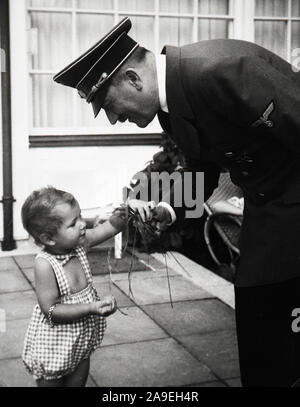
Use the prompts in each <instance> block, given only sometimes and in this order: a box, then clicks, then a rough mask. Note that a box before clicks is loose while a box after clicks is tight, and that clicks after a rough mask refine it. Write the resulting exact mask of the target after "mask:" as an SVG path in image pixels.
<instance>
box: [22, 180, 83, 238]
mask: <svg viewBox="0 0 300 407" xmlns="http://www.w3.org/2000/svg"><path fill="white" fill-rule="evenodd" d="M76 202H77V201H76V199H75V198H74V196H73V195H72V194H70V193H69V192H65V191H61V190H59V189H56V188H54V187H52V186H48V187H45V188H41V189H39V190H36V191H33V192H32V193H31V194H30V195H29V196H28V198H27V199H26V200H25V202H24V204H23V206H22V210H21V216H22V223H23V226H24V228H25V229H26V230H27V232H28V233H29V234H30V235H31V236H32V237H33V238H34V240H35V243H36V244H37V245H39V246H41V245H43V243H42V241H41V240H40V236H41V235H42V234H46V235H48V236H49V237H52V236H54V235H55V234H56V233H57V231H58V229H59V227H60V226H61V224H62V221H63V220H62V218H61V217H60V216H57V215H55V214H53V209H54V207H55V206H56V205H57V204H59V203H68V204H70V205H71V206H74V205H75V204H76Z"/></svg>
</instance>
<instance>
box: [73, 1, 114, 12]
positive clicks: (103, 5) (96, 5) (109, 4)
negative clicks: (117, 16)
mask: <svg viewBox="0 0 300 407" xmlns="http://www.w3.org/2000/svg"><path fill="white" fill-rule="evenodd" d="M76 3H77V7H78V8H83V9H93V10H112V9H113V8H114V3H113V0H77V2H76Z"/></svg>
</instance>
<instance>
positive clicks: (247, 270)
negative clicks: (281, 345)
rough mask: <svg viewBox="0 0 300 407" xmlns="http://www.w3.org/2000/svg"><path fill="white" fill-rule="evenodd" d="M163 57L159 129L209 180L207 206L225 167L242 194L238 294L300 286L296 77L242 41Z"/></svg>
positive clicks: (172, 50) (171, 51)
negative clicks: (284, 284)
mask: <svg viewBox="0 0 300 407" xmlns="http://www.w3.org/2000/svg"><path fill="white" fill-rule="evenodd" d="M163 52H164V53H166V58H167V70H166V71H167V73H166V75H167V76H166V93H167V104H168V108H169V115H166V114H164V113H163V112H161V113H159V114H158V117H159V120H160V122H161V125H162V127H163V128H164V129H165V130H166V131H168V132H170V134H171V136H172V137H173V139H174V140H175V141H176V143H177V144H178V146H179V147H181V149H182V150H183V152H184V153H185V156H186V157H187V160H188V162H189V164H190V166H191V168H192V169H193V170H194V171H204V172H205V199H207V198H208V197H209V195H210V194H211V193H212V191H213V189H214V188H215V187H216V186H217V183H218V176H219V172H220V169H221V168H223V167H225V168H227V169H228V170H229V172H230V175H231V179H232V181H233V182H234V183H235V184H236V185H238V186H240V187H241V188H242V190H243V193H244V197H245V209H244V222H243V227H242V232H241V239H240V250H241V258H240V262H239V267H238V270H237V280H236V284H237V285H240V286H255V285H263V284H271V283H276V282H279V281H283V280H286V279H289V278H293V277H296V276H300V73H298V72H294V71H293V69H292V66H291V65H290V64H288V63H287V62H286V61H284V60H283V59H281V58H280V57H278V56H277V55H275V54H274V53H272V52H270V51H268V50H266V49H264V48H262V47H259V46H258V45H255V44H252V43H248V42H245V41H237V40H210V41H202V42H199V43H195V44H191V45H187V46H183V47H171V46H167V47H166V48H165V49H164V51H163ZM174 209H175V211H176V213H177V216H178V217H182V216H183V211H182V210H181V209H180V208H177V209H176V208H174Z"/></svg>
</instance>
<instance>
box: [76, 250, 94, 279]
mask: <svg viewBox="0 0 300 407" xmlns="http://www.w3.org/2000/svg"><path fill="white" fill-rule="evenodd" d="M76 254H77V257H78V259H79V261H80V263H81V266H82V268H83V271H84V273H85V276H86V279H87V282H88V284H91V283H92V281H93V277H92V272H91V268H90V264H89V261H88V258H87V254H86V250H85V249H84V247H83V246H77V247H76Z"/></svg>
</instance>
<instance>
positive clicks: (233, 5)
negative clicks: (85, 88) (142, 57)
mask: <svg viewBox="0 0 300 407" xmlns="http://www.w3.org/2000/svg"><path fill="white" fill-rule="evenodd" d="M25 1H26V0H25ZM153 1H154V9H153V11H151V12H149V11H148V12H146V11H145V12H141V11H135V10H127V11H125V10H122V9H120V7H119V1H118V0H113V8H112V9H109V10H101V9H99V10H98V9H97V10H95V9H86V8H85V9H82V8H77V7H76V0H72V7H71V8H69V7H68V8H63V7H61V8H58V7H35V6H34V7H31V6H27V2H26V18H27V24H28V25H29V13H30V12H55V13H68V14H71V15H72V58H73V59H75V58H76V57H77V56H78V52H77V50H76V16H77V15H78V14H101V15H103V14H105V15H113V17H114V24H117V22H118V21H119V19H120V18H122V17H123V16H125V15H129V16H151V17H153V18H154V36H155V50H154V52H157V53H159V52H160V51H161V50H160V49H159V19H160V18H162V17H170V18H172V17H174V18H179V17H181V18H184V17H188V18H193V29H192V33H193V38H192V42H195V41H197V35H198V23H199V21H200V20H201V19H206V20H207V19H214V20H218V19H219V20H223V21H224V20H227V21H229V36H228V38H235V37H236V33H235V32H236V30H235V22H236V19H237V15H238V14H237V10H236V9H237V4H238V3H240V2H243V3H244V2H246V0H229V10H228V14H227V15H222V14H208V15H207V14H200V13H199V12H198V11H199V10H198V0H193V12H192V13H169V12H162V11H160V10H159V0H153ZM242 25H243V24H242ZM30 34H31V35H30ZM28 39H29V45H30V47H31V46H32V45H33V46H34V42H35V39H34V37H33V36H32V31H31V30H30V29H29V38H28ZM29 51H30V48H29ZM55 73H56V71H53V70H37V69H32V68H31V67H29V69H28V75H29V90H30V98H31V100H30V103H29V106H32V77H33V75H45V74H46V75H49V74H50V75H54V74H55ZM77 103H82V101H80V100H79V98H78V96H77V93H76V92H75V91H74V94H73V97H72V111H73V112H76V107H77ZM91 114H92V113H91ZM29 120H30V136H29V140H30V146H31V147H35V146H36V147H40V146H41V145H42V144H43V141H42V140H43V138H44V141H45V144H46V145H48V146H51V145H53V146H54V145H55V146H56V145H57V144H58V143H57V141H56V138H55V136H57V139H58V138H59V140H61V142H62V145H64V146H65V145H66V143H74V142H75V140H76V138H77V140H80V139H81V136H82V135H85V140H84V142H85V145H86V143H88V145H107V143H108V142H109V141H108V140H111V143H112V144H116V145H120V137H121V136H122V139H123V140H124V141H123V142H122V144H123V145H127V144H134V143H135V142H136V143H137V144H139V143H142V144H145V143H147V144H153V143H154V144H157V143H158V140H159V138H158V137H157V136H158V135H159V134H160V133H161V128H160V126H159V124H158V123H157V125H151V126H148V127H147V128H145V129H139V128H138V127H137V126H135V125H134V124H133V125H132V126H128V127H127V126H126V127H124V125H123V126H122V125H121V124H119V125H118V124H117V125H115V126H109V127H108V126H106V127H104V126H98V127H78V126H77V123H76V114H74V113H73V126H72V127H61V128H60V127H50V128H47V127H34V126H33V112H32V111H30V112H29ZM97 135H99V137H98V138H97ZM131 135H134V137H131ZM145 135H148V137H145ZM76 136H78V137H76Z"/></svg>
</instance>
